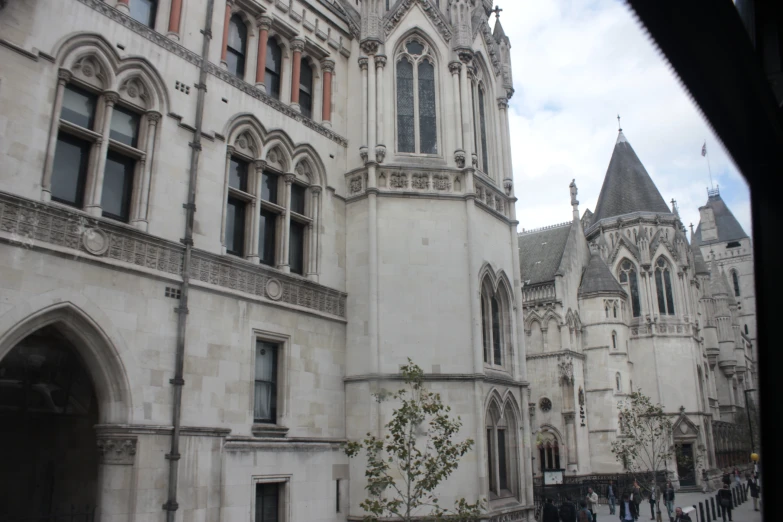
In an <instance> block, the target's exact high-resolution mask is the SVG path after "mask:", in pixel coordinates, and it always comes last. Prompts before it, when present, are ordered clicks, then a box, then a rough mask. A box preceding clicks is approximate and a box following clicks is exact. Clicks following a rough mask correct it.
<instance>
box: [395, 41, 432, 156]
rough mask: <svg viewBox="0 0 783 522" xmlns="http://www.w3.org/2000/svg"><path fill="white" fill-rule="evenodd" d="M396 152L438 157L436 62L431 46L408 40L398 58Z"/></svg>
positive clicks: (422, 42)
mask: <svg viewBox="0 0 783 522" xmlns="http://www.w3.org/2000/svg"><path fill="white" fill-rule="evenodd" d="M396 64H397V71H396V79H397V150H398V151H399V152H407V153H414V154H437V153H438V131H437V101H436V98H435V60H434V58H433V56H432V53H431V51H430V48H429V46H428V45H427V44H426V43H424V41H423V40H420V39H418V38H416V37H412V38H409V39H408V40H407V41H406V42H405V45H404V46H403V47H402V49H401V50H400V51H399V52H398V54H397V60H396Z"/></svg>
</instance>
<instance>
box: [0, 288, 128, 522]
mask: <svg viewBox="0 0 783 522" xmlns="http://www.w3.org/2000/svg"><path fill="white" fill-rule="evenodd" d="M14 312H16V311H11V312H8V313H7V314H5V315H4V316H2V317H0V462H3V465H2V466H0V519H2V520H6V519H7V520H39V519H47V520H49V519H52V517H56V516H57V515H60V516H62V515H68V516H70V514H71V513H72V512H73V513H74V514H75V515H77V516H76V517H75V518H74V520H84V521H90V520H99V519H100V517H101V509H100V503H101V498H100V497H101V496H102V495H101V490H102V484H101V483H102V482H106V480H107V477H108V478H112V475H113V474H112V472H111V470H108V469H107V467H106V461H107V459H106V453H105V452H101V451H100V449H101V448H102V447H103V446H105V440H103V439H99V436H98V434H97V433H96V430H95V427H96V425H99V424H113V423H119V422H122V420H123V419H125V418H126V415H127V412H128V411H129V404H128V395H127V393H126V392H127V389H128V387H127V382H126V380H125V378H124V377H125V374H124V372H123V371H122V365H121V363H120V362H119V357H118V354H117V353H116V351H115V350H114V347H113V345H112V343H111V342H110V341H109V338H108V336H107V335H106V333H105V332H104V331H103V330H102V329H101V328H100V327H98V326H97V324H96V323H95V322H94V321H92V319H90V318H89V317H88V316H87V315H86V314H85V313H84V312H83V311H82V310H81V309H80V308H78V307H76V306H75V305H73V304H71V303H62V302H61V303H57V304H55V305H51V306H49V307H44V308H43V309H42V310H40V311H39V312H37V313H33V314H31V315H28V316H27V317H25V318H23V319H22V320H19V321H16V320H14V318H16V317H18V315H17V314H16V313H14ZM126 422H127V421H126ZM134 453H135V446H134Z"/></svg>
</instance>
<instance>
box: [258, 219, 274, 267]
mask: <svg viewBox="0 0 783 522" xmlns="http://www.w3.org/2000/svg"><path fill="white" fill-rule="evenodd" d="M276 225H277V214H275V213H274V212H269V211H268V210H261V217H260V221H259V223H258V257H259V258H260V261H261V263H263V264H265V265H270V266H274V265H275V243H276V239H277V238H276V237H275V236H276V234H275V230H276Z"/></svg>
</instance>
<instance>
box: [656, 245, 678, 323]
mask: <svg viewBox="0 0 783 522" xmlns="http://www.w3.org/2000/svg"><path fill="white" fill-rule="evenodd" d="M655 288H656V290H657V295H658V311H659V312H660V313H661V314H665V315H674V292H673V289H672V276H671V270H669V264H668V263H667V262H666V261H665V260H664V258H663V257H659V258H658V260H657V261H656V262H655Z"/></svg>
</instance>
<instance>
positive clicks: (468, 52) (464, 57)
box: [457, 49, 473, 71]
mask: <svg viewBox="0 0 783 522" xmlns="http://www.w3.org/2000/svg"><path fill="white" fill-rule="evenodd" d="M457 56H459V60H460V61H461V62H462V63H464V64H465V65H469V64H470V62H472V61H473V50H472V49H459V50H457ZM468 71H470V69H468Z"/></svg>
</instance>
